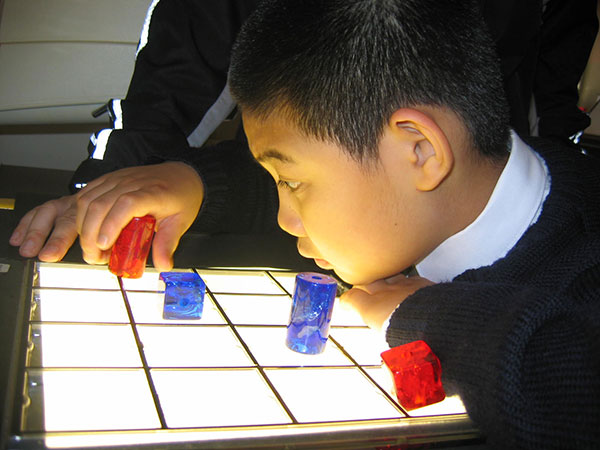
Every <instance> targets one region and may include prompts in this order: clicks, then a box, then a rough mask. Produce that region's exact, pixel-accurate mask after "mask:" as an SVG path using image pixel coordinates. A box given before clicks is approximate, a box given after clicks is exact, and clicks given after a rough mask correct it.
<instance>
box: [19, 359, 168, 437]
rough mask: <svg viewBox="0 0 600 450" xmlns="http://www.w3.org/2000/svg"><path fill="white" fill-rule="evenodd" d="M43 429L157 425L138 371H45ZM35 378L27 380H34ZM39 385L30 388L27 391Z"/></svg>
mask: <svg viewBox="0 0 600 450" xmlns="http://www.w3.org/2000/svg"><path fill="white" fill-rule="evenodd" d="M41 373H42V376H41V377H40V378H38V380H41V383H42V384H43V395H44V400H43V401H44V418H45V423H44V425H45V429H46V430H47V431H61V430H70V431H77V430H127V429H143V428H156V427H160V422H159V420H158V416H157V414H156V409H155V407H154V403H153V401H152V396H151V394H150V390H149V388H148V384H147V383H146V379H145V376H144V373H143V371H141V370H115V371H111V370H77V371H66V370H56V371H54V370H45V371H43V372H41ZM35 382H36V381H35V377H31V378H30V383H35ZM36 387H38V388H39V386H32V387H30V391H33V390H35V389H34V388H36Z"/></svg>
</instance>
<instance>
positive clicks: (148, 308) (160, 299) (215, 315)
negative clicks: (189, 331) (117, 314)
mask: <svg viewBox="0 0 600 450" xmlns="http://www.w3.org/2000/svg"><path fill="white" fill-rule="evenodd" d="M127 299H128V300H129V304H130V306H131V311H132V312H133V318H134V320H135V322H136V323H155V324H164V325H175V324H187V325H213V324H214V325H219V324H225V320H224V319H223V317H221V313H219V311H218V310H217V308H216V307H215V304H214V303H213V302H212V300H211V298H210V296H209V295H208V294H207V295H205V296H204V307H203V309H202V317H201V318H200V319H198V320H195V319H190V320H183V319H163V317H162V314H163V307H164V303H165V294H164V293H151V292H130V291H128V292H127Z"/></svg>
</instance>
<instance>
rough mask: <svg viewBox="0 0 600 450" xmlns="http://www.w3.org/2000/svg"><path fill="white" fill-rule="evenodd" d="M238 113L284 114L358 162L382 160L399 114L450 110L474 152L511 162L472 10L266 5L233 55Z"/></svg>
mask: <svg viewBox="0 0 600 450" xmlns="http://www.w3.org/2000/svg"><path fill="white" fill-rule="evenodd" d="M230 84H231V88H232V92H233V93H234V96H235V98H236V100H237V101H238V103H239V104H240V105H241V107H242V108H243V109H244V110H246V111H248V112H252V113H253V114H258V115H259V116H261V117H263V118H264V117H266V116H267V115H269V114H270V113H271V112H273V111H277V112H278V113H279V114H281V113H283V112H285V113H286V114H287V117H288V119H290V120H291V121H292V122H294V123H295V124H296V125H297V126H298V128H299V129H300V130H302V131H303V132H304V133H305V134H307V135H308V136H314V137H317V138H320V139H322V140H328V141H332V142H336V143H338V144H340V145H341V146H342V147H344V148H345V149H346V150H347V151H348V152H349V153H350V154H352V155H353V157H354V158H355V159H358V160H364V159H365V156H367V157H368V156H376V154H377V143H378V140H379V138H380V137H381V133H382V130H383V128H384V126H385V124H386V123H387V121H388V120H389V118H390V116H391V115H392V113H393V112H394V111H396V110H397V109H399V108H406V107H414V106H417V105H430V106H444V107H447V108H448V109H450V110H452V111H454V112H455V113H457V114H458V115H460V117H461V119H462V120H463V122H464V124H465V125H466V127H467V129H468V132H469V134H470V137H471V138H472V144H473V147H474V148H475V149H476V150H478V151H479V152H481V153H482V154H484V155H488V156H494V155H504V154H505V152H506V143H507V140H508V113H507V107H506V103H505V99H504V91H503V87H502V81H501V76H500V71H499V67H498V61H497V58H496V55H495V52H494V49H493V45H492V43H491V41H490V38H489V37H488V34H487V32H486V30H485V25H484V23H483V21H482V19H481V18H480V16H479V13H478V10H477V8H476V5H475V4H474V2H472V1H469V0H460V1H452V2H444V1H437V0H266V1H263V2H262V3H261V5H260V6H259V7H258V9H257V11H256V12H255V14H253V15H252V16H251V17H250V19H249V20H248V21H247V23H246V24H245V26H244V27H243V28H242V31H241V33H240V35H239V37H238V40H237V43H236V45H235V46H234V49H233V53H232V62H231V71H230Z"/></svg>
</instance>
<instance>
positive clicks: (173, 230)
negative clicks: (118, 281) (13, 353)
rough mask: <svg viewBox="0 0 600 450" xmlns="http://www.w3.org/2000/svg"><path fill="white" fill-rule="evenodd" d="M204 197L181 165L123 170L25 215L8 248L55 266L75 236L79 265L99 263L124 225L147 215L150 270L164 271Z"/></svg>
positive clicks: (187, 168)
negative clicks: (152, 221)
mask: <svg viewBox="0 0 600 450" xmlns="http://www.w3.org/2000/svg"><path fill="white" fill-rule="evenodd" d="M203 196H204V187H203V185H202V181H201V179H200V177H199V176H198V174H197V173H196V172H195V171H194V169H193V168H192V167H190V166H188V165H186V164H183V163H181V162H167V163H163V164H158V165H151V166H142V167H131V168H126V169H122V170H119V171H116V172H112V173H110V174H107V175H104V176H102V177H100V178H98V179H96V180H94V181H92V182H90V183H89V184H88V185H87V186H86V187H85V188H83V189H82V190H81V191H80V192H79V193H77V194H74V195H71V196H68V197H63V198H61V199H57V200H51V201H49V202H47V203H45V204H43V205H41V206H38V207H37V208H34V209H33V210H31V211H29V212H28V213H27V214H26V215H25V216H24V217H23V218H22V219H21V221H20V222H19V225H18V226H17V228H16V229H15V231H14V232H13V235H12V236H11V238H10V243H11V244H12V245H14V246H19V247H20V249H19V251H20V253H21V254H22V255H23V256H26V257H34V256H36V255H38V253H39V257H40V259H41V260H43V261H58V260H60V259H62V258H63V257H64V255H65V254H66V252H67V251H68V249H69V248H70V246H71V245H72V244H73V242H74V241H75V239H76V238H77V236H79V241H80V244H81V249H82V253H83V258H84V260H85V261H87V262H88V263H91V264H103V263H106V262H108V258H109V255H110V248H111V247H112V245H113V243H114V242H115V241H116V239H117V237H118V235H119V233H120V232H121V230H122V229H123V228H124V227H125V225H127V223H128V222H129V221H130V220H131V219H132V218H133V217H140V216H145V215H147V214H150V215H152V216H154V217H155V218H156V235H155V237H154V241H153V245H152V248H153V261H154V265H155V267H157V268H159V269H162V270H169V269H170V268H171V267H172V255H173V253H174V251H175V249H176V247H177V244H178V242H179V239H180V237H181V236H182V235H183V233H184V232H185V231H186V230H187V229H188V228H189V226H190V225H191V224H192V222H193V221H194V219H195V218H196V215H197V213H198V210H199V209H200V205H201V203H202V199H203ZM48 236H49V238H48V240H47V241H46V237H48Z"/></svg>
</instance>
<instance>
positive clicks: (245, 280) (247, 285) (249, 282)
mask: <svg viewBox="0 0 600 450" xmlns="http://www.w3.org/2000/svg"><path fill="white" fill-rule="evenodd" d="M198 273H199V274H200V276H201V277H202V279H203V280H204V282H205V283H206V285H207V286H208V287H210V289H211V291H212V292H221V293H228V294H284V293H285V292H283V291H282V290H281V288H280V287H279V286H277V284H275V282H274V281H273V280H271V278H269V276H268V275H267V274H266V273H263V272H259V273H256V272H251V271H236V272H228V271H219V270H212V271H210V272H209V271H198Z"/></svg>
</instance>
